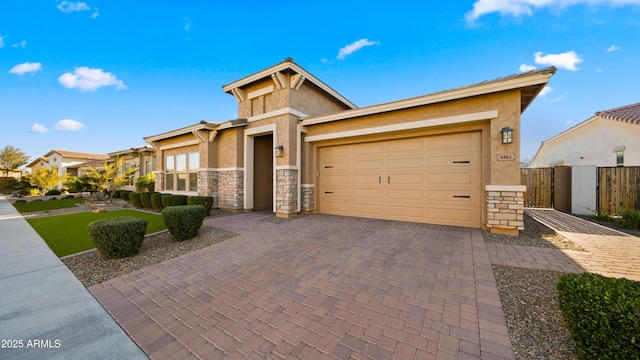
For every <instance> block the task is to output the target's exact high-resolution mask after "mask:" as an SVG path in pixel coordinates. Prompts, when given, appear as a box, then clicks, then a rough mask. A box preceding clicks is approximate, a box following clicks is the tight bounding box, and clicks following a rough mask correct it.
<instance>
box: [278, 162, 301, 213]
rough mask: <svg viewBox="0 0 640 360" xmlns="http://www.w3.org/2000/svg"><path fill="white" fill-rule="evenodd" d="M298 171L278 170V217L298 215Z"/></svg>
mask: <svg viewBox="0 0 640 360" xmlns="http://www.w3.org/2000/svg"><path fill="white" fill-rule="evenodd" d="M297 203H298V170H297V169H276V216H280V217H295V216H297V214H298V204H297Z"/></svg>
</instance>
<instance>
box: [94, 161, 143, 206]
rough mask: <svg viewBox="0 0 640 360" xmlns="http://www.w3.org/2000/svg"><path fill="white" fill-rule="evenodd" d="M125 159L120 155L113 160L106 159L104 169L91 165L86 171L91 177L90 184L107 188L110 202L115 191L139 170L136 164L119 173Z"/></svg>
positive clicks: (99, 187)
mask: <svg viewBox="0 0 640 360" xmlns="http://www.w3.org/2000/svg"><path fill="white" fill-rule="evenodd" d="M123 161H124V160H123V159H122V158H121V157H119V156H118V157H116V158H115V161H112V162H109V161H107V160H105V162H104V164H103V169H98V168H95V167H93V166H90V167H89V171H87V172H86V173H85V175H86V176H87V177H88V179H89V184H91V185H93V186H95V187H97V188H98V190H101V189H104V190H105V193H106V194H108V195H109V202H111V200H112V199H113V192H114V191H116V190H118V189H119V188H121V187H123V186H124V185H126V184H127V183H129V182H130V181H131V178H132V177H133V174H135V172H136V171H137V170H138V167H137V166H136V167H133V168H131V169H128V170H125V171H122V172H121V173H120V174H119V175H118V173H119V169H120V167H121V166H122V163H123Z"/></svg>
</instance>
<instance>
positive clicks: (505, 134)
mask: <svg viewBox="0 0 640 360" xmlns="http://www.w3.org/2000/svg"><path fill="white" fill-rule="evenodd" d="M512 142H513V129H512V128H510V127H504V128H502V143H503V144H511V143H512Z"/></svg>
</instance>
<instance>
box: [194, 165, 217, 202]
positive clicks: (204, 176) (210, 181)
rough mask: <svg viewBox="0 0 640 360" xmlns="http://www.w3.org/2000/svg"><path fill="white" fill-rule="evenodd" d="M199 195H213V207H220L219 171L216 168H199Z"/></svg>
mask: <svg viewBox="0 0 640 360" xmlns="http://www.w3.org/2000/svg"><path fill="white" fill-rule="evenodd" d="M198 195H201V196H213V207H214V208H218V172H217V171H216V170H213V169H200V170H198Z"/></svg>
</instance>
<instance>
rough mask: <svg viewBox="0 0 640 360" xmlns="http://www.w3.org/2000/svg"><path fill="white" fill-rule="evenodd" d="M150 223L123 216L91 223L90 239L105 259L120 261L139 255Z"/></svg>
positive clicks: (89, 227) (89, 228)
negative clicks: (120, 259)
mask: <svg viewBox="0 0 640 360" xmlns="http://www.w3.org/2000/svg"><path fill="white" fill-rule="evenodd" d="M147 224H148V221H147V220H146V219H143V218H136V217H131V216H123V217H117V218H110V219H103V220H98V221H94V222H92V223H89V225H88V226H87V230H88V231H89V237H90V238H91V241H92V242H93V244H94V245H95V246H96V249H98V251H99V252H100V255H102V257H103V258H105V259H119V258H124V257H128V256H133V255H136V254H137V253H138V251H139V250H140V247H141V246H142V242H143V241H144V233H145V232H146V231H147Z"/></svg>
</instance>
